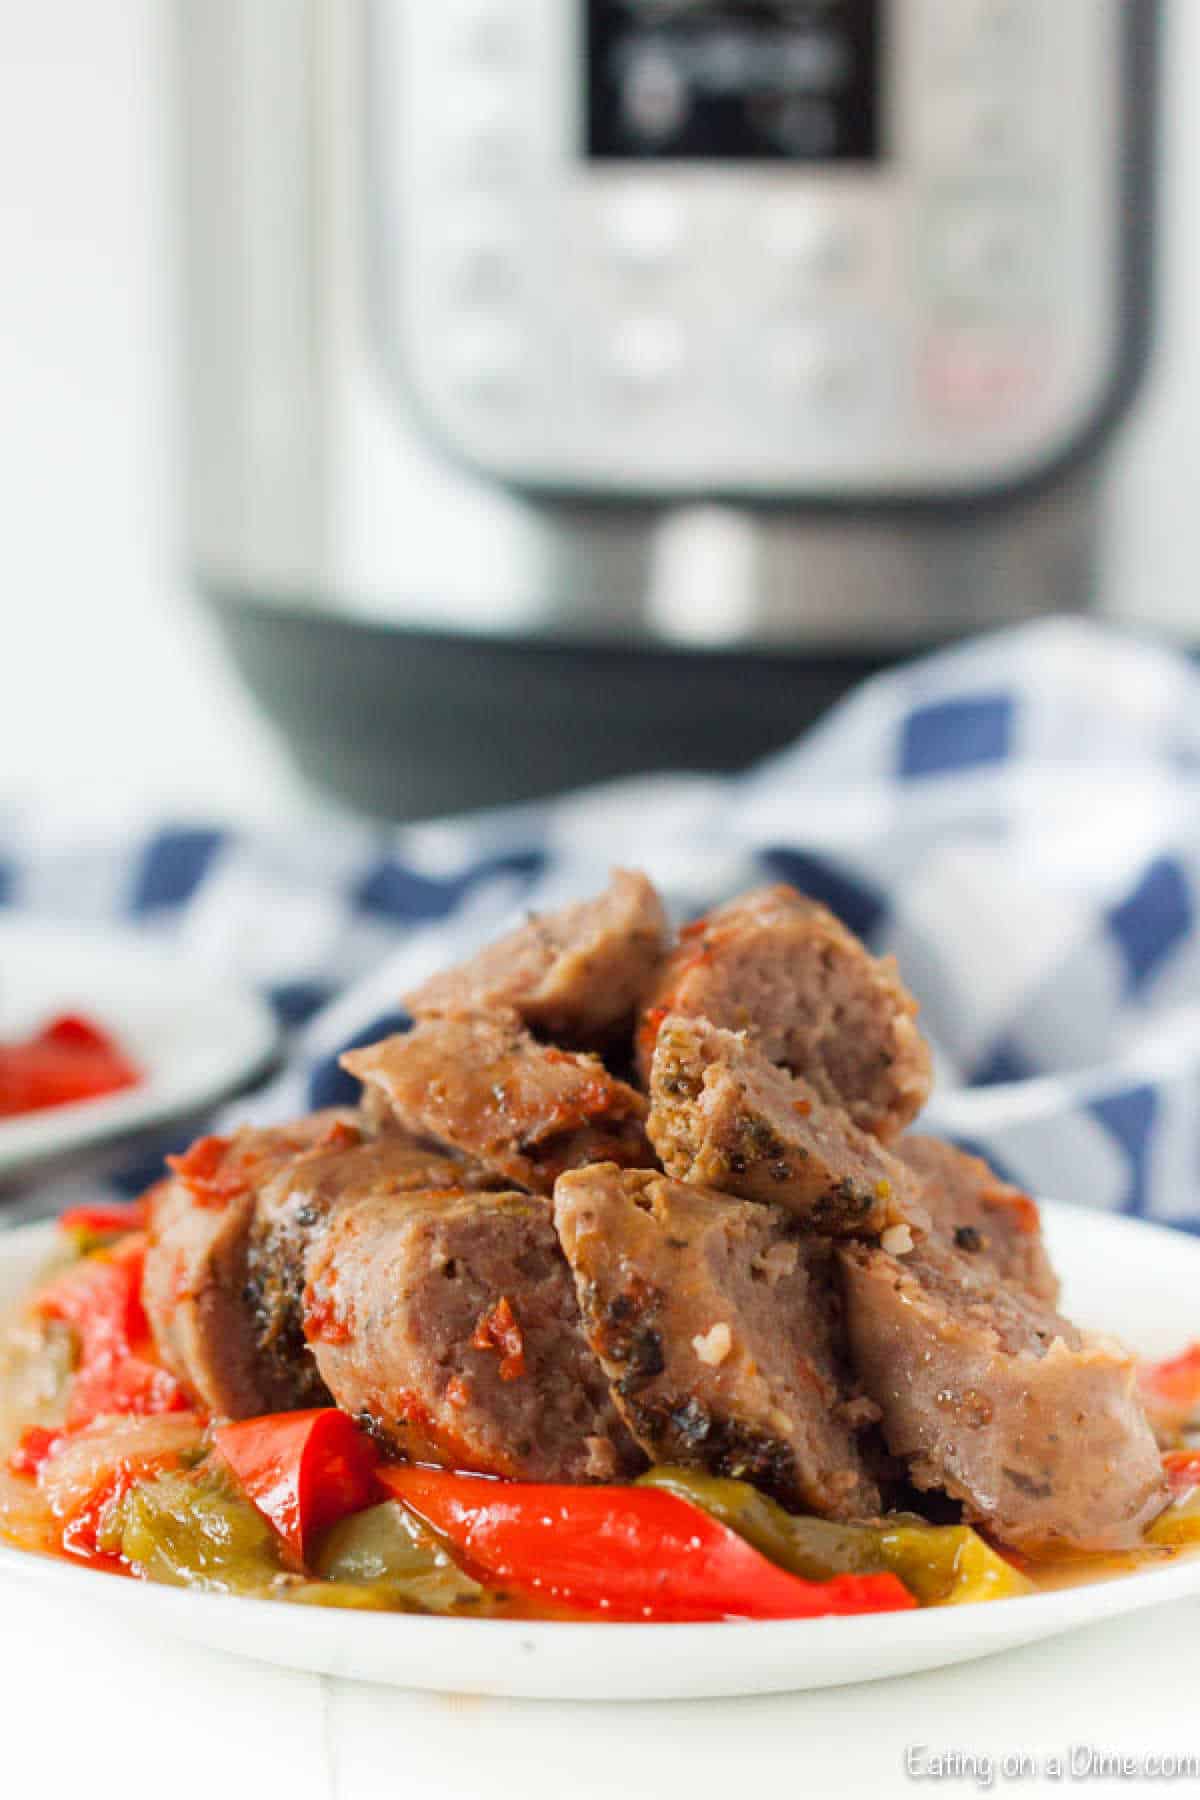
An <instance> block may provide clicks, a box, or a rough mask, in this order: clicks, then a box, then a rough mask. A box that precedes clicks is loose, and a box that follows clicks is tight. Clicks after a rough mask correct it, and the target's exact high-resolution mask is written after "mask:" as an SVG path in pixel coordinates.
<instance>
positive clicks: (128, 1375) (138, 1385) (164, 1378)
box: [34, 1234, 189, 1431]
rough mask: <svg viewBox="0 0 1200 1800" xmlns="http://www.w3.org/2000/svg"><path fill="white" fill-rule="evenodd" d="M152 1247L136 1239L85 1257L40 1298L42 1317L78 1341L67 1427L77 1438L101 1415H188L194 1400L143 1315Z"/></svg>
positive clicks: (37, 1305) (37, 1302)
mask: <svg viewBox="0 0 1200 1800" xmlns="http://www.w3.org/2000/svg"><path fill="white" fill-rule="evenodd" d="M145 1254H146V1240H145V1238H144V1237H142V1236H141V1235H140V1234H132V1235H130V1236H129V1237H127V1238H124V1239H122V1241H121V1242H120V1243H118V1244H116V1245H114V1246H113V1248H112V1249H111V1250H103V1251H98V1252H97V1253H96V1254H95V1255H94V1256H88V1257H85V1258H84V1260H83V1261H82V1262H79V1263H75V1264H74V1265H73V1266H72V1267H71V1268H69V1269H67V1270H66V1271H65V1273H63V1274H62V1275H59V1276H58V1277H57V1278H56V1279H55V1280H54V1281H52V1282H51V1283H50V1284H49V1286H47V1287H44V1288H43V1289H42V1290H41V1292H40V1293H39V1294H38V1295H37V1296H36V1297H35V1300H34V1306H35V1309H36V1310H37V1311H38V1312H39V1313H41V1315H42V1316H43V1318H47V1319H61V1320H63V1321H64V1322H65V1323H66V1324H68V1325H71V1326H73V1327H74V1329H75V1332H76V1334H77V1336H78V1338H79V1361H78V1364H77V1366H76V1369H75V1374H74V1377H73V1379H72V1382H71V1395H70V1399H69V1401H68V1404H67V1418H66V1426H67V1429H68V1431H76V1430H78V1429H80V1427H82V1426H84V1425H89V1424H90V1423H91V1422H92V1420H93V1419H95V1418H98V1417H99V1416H100V1415H101V1414H102V1413H164V1412H183V1411H186V1410H187V1408H188V1406H189V1401H188V1398H187V1396H186V1394H185V1393H184V1391H183V1389H182V1388H181V1387H180V1385H179V1383H178V1382H177V1381H176V1379H175V1377H174V1376H173V1375H171V1374H170V1373H168V1371H167V1370H166V1369H164V1368H163V1367H162V1366H161V1364H159V1363H158V1362H157V1361H156V1360H155V1358H154V1351H153V1346H152V1344H151V1341H150V1328H149V1325H148V1323H147V1320H146V1315H145V1313H144V1311H143V1310H142V1265H143V1262H144V1261H145Z"/></svg>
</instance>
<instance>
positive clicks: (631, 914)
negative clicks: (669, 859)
mask: <svg viewBox="0 0 1200 1800" xmlns="http://www.w3.org/2000/svg"><path fill="white" fill-rule="evenodd" d="M666 945H667V921H666V915H665V913H664V912H663V907H662V901H661V900H660V899H659V897H658V895H657V893H656V892H655V891H654V888H653V887H652V886H651V884H650V882H649V881H648V880H647V879H646V877H645V876H644V875H642V874H640V873H639V872H637V871H631V870H628V869H616V870H614V871H613V878H612V882H611V884H610V886H609V887H608V889H607V891H606V892H605V893H603V894H601V895H600V896H599V897H598V898H597V899H595V900H584V901H582V902H580V903H579V904H578V905H576V906H567V907H564V908H563V909H562V911H561V912H555V913H546V914H543V915H542V916H541V917H536V916H535V917H533V918H531V919H530V920H529V922H528V923H527V924H525V925H522V926H521V927H520V928H519V929H518V930H516V931H513V932H510V933H509V934H508V936H507V937H502V938H500V939H499V940H498V942H496V943H494V944H489V945H488V947H487V948H486V949H485V950H481V951H480V953H479V955H478V956H475V957H472V958H471V960H470V962H466V963H463V964H462V965H461V966H460V967H459V968H456V969H448V970H447V971H446V972H445V973H444V974H441V975H434V976H433V977H432V978H431V979H430V980H429V981H426V982H425V983H424V984H423V985H422V986H421V987H419V988H417V989H415V990H414V992H413V993H411V994H408V995H406V996H405V1004H406V1006H407V1007H408V1009H409V1011H410V1012H411V1013H412V1014H413V1015H414V1016H415V1017H417V1018H421V1017H423V1016H425V1015H427V1014H430V1013H456V1012H491V1011H493V1010H495V1009H496V1008H498V1007H499V1008H511V1009H512V1010H513V1011H515V1012H516V1013H518V1014H519V1016H520V1017H521V1019H522V1020H523V1021H524V1023H525V1024H527V1025H531V1026H533V1027H534V1028H535V1029H536V1030H538V1031H540V1032H543V1033H544V1034H545V1035H546V1036H547V1037H551V1038H555V1039H561V1040H562V1041H563V1042H566V1043H570V1044H578V1045H600V1044H603V1043H605V1042H606V1041H607V1040H608V1039H609V1038H611V1037H612V1036H613V1035H614V1034H615V1033H616V1032H617V1031H619V1030H620V1029H621V1028H622V1027H625V1028H626V1029H628V1027H629V1025H630V1023H631V1021H632V1019H633V1015H634V1011H635V1009H636V1007H637V1005H638V1002H639V1001H640V1000H641V998H642V996H643V994H644V993H645V991H646V989H647V987H648V986H649V984H650V982H651V980H652V979H653V977H654V974H655V972H656V970H657V969H658V966H659V964H660V963H661V961H662V958H663V956H664V955H665V953H666Z"/></svg>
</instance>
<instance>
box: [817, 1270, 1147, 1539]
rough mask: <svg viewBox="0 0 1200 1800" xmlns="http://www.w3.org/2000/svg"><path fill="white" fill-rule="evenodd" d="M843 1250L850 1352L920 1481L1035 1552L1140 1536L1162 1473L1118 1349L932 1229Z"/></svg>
mask: <svg viewBox="0 0 1200 1800" xmlns="http://www.w3.org/2000/svg"><path fill="white" fill-rule="evenodd" d="M838 1255H839V1261H840V1265H841V1269H842V1273H843V1277H844V1282H845V1294H846V1327H847V1336H848V1340H849V1347H850V1357H851V1361H852V1363H853V1366H854V1368H855V1371H856V1373H857V1375H858V1377H859V1379H860V1380H861V1382H862V1384H863V1387H864V1389H865V1390H866V1392H867V1393H868V1394H869V1395H870V1396H871V1398H872V1399H873V1400H874V1401H875V1402H876V1403H877V1404H878V1406H879V1407H880V1409H881V1411H882V1415H883V1417H882V1428H883V1434H884V1438H885V1440H886V1442H887V1445H888V1448H889V1450H890V1451H891V1452H892V1453H893V1454H894V1455H895V1456H898V1457H901V1458H903V1459H905V1460H906V1461H907V1463H908V1467H909V1474H910V1477H911V1479H912V1481H913V1483H914V1484H915V1485H916V1486H917V1487H919V1488H926V1489H933V1488H941V1489H943V1490H944V1491H945V1492H946V1493H947V1494H950V1495H952V1496H953V1497H954V1498H955V1499H957V1500H961V1501H962V1503H963V1505H964V1507H965V1509H966V1512H967V1514H968V1516H969V1517H970V1518H971V1519H972V1520H975V1521H977V1522H978V1523H980V1524H982V1525H985V1526H987V1527H988V1528H989V1529H990V1530H992V1531H994V1532H995V1533H996V1534H997V1535H998V1536H999V1537H1001V1538H1002V1539H1004V1541H1005V1542H1006V1543H1009V1544H1012V1545H1014V1546H1016V1547H1017V1548H1019V1549H1022V1550H1026V1551H1029V1552H1030V1553H1032V1554H1039V1553H1040V1554H1048V1553H1053V1552H1054V1551H1056V1550H1058V1551H1061V1550H1064V1549H1065V1550H1120V1549H1124V1548H1129V1547H1132V1546H1133V1545H1134V1544H1136V1543H1137V1542H1138V1540H1139V1538H1140V1535H1141V1531H1142V1529H1143V1527H1144V1526H1145V1525H1146V1523H1147V1522H1148V1521H1149V1520H1150V1519H1152V1518H1153V1517H1154V1515H1155V1514H1156V1513H1157V1512H1158V1511H1159V1510H1160V1509H1161V1507H1162V1505H1163V1502H1164V1489H1163V1476H1162V1468H1161V1464H1160V1462H1159V1456H1158V1450H1157V1447H1156V1445H1155V1442H1154V1437H1153V1434H1152V1432H1151V1430H1150V1427H1149V1425H1148V1424H1147V1422H1146V1417H1145V1414H1144V1412H1143V1410H1142V1406H1141V1402H1140V1400H1139V1398H1138V1393H1137V1387H1136V1368H1135V1363H1134V1359H1133V1357H1132V1356H1131V1355H1129V1353H1128V1352H1127V1351H1125V1350H1123V1349H1122V1348H1121V1347H1120V1346H1119V1345H1117V1344H1115V1343H1113V1342H1112V1341H1111V1340H1109V1339H1102V1338H1098V1337H1094V1336H1091V1335H1089V1334H1087V1333H1085V1332H1081V1331H1079V1330H1078V1329H1077V1328H1076V1327H1075V1326H1074V1325H1072V1324H1071V1323H1070V1321H1069V1320H1067V1319H1064V1318H1062V1317H1061V1316H1060V1315H1059V1314H1057V1313H1056V1312H1054V1311H1053V1310H1052V1309H1051V1308H1050V1307H1048V1306H1046V1305H1043V1304H1039V1303H1038V1302H1036V1301H1035V1300H1033V1299H1032V1298H1031V1297H1029V1296H1028V1295H1026V1294H1022V1293H1021V1292H1020V1291H1019V1290H1017V1289H1016V1288H1013V1287H1011V1286H1009V1285H1008V1284H1006V1283H1004V1282H1002V1281H997V1280H995V1279H994V1278H992V1279H989V1278H988V1276H987V1272H986V1271H985V1270H982V1269H981V1268H980V1267H979V1266H978V1265H977V1264H973V1263H971V1262H970V1261H969V1260H968V1258H967V1257H965V1256H963V1255H960V1254H959V1253H957V1252H955V1251H953V1250H951V1249H948V1248H947V1247H946V1246H945V1245H944V1244H941V1243H939V1242H938V1241H937V1240H936V1239H929V1240H927V1241H926V1242H925V1243H923V1244H921V1245H920V1246H918V1247H917V1249H915V1250H914V1251H913V1252H912V1253H911V1254H910V1255H908V1256H905V1257H903V1258H898V1257H894V1256H889V1255H888V1254H887V1252H886V1251H883V1250H880V1249H878V1248H872V1247H869V1246H866V1245H846V1246H843V1247H842V1248H841V1249H840V1250H839V1252H838Z"/></svg>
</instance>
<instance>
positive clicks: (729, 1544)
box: [379, 1463, 916, 1623]
mask: <svg viewBox="0 0 1200 1800" xmlns="http://www.w3.org/2000/svg"><path fill="white" fill-rule="evenodd" d="M379 1479H380V1481H381V1482H382V1483H383V1484H384V1486H385V1487H386V1488H387V1489H388V1490H389V1491H390V1492H391V1493H392V1494H394V1495H395V1497H396V1498H397V1499H398V1500H400V1501H402V1502H403V1503H404V1505H405V1506H407V1507H408V1508H409V1509H410V1510H411V1511H412V1512H414V1513H416V1514H417V1516H418V1518H421V1519H423V1520H424V1521H425V1523H426V1524H427V1525H429V1526H430V1527H431V1528H432V1530H434V1531H435V1532H437V1533H438V1535H439V1536H440V1537H441V1538H443V1540H444V1541H445V1542H446V1543H447V1544H448V1545H449V1547H450V1549H451V1551H452V1552H454V1554H455V1555H456V1557H457V1558H459V1559H460V1560H461V1561H462V1563H463V1566H464V1568H466V1569H467V1570H468V1572H469V1573H471V1574H473V1575H475V1576H476V1577H477V1578H479V1579H481V1580H483V1581H486V1582H488V1583H490V1584H491V1585H492V1586H500V1587H506V1588H508V1587H512V1588H518V1589H523V1590H525V1591H526V1592H529V1593H534V1594H537V1595H540V1596H541V1597H543V1598H544V1599H547V1600H553V1601H554V1602H556V1603H557V1604H560V1605H562V1606H565V1607H568V1608H569V1609H570V1610H572V1611H574V1612H579V1613H588V1614H591V1615H593V1616H594V1617H597V1618H605V1619H626V1620H643V1619H647V1620H649V1619H654V1620H664V1621H674V1622H681V1621H689V1622H694V1623H701V1622H705V1621H709V1620H717V1619H813V1618H820V1617H823V1616H825V1615H827V1614H834V1613H837V1614H847V1613H875V1612H900V1611H904V1610H906V1609H909V1608H911V1607H914V1606H915V1605H916V1601H915V1600H914V1599H913V1597H912V1595H911V1594H910V1593H909V1592H908V1589H907V1588H906V1587H905V1586H904V1584H903V1583H902V1582H901V1581H900V1580H899V1579H898V1578H897V1577H896V1576H895V1575H891V1574H880V1575H839V1576H837V1577H835V1578H834V1579H833V1580H832V1581H804V1580H801V1578H800V1577H799V1576H797V1575H792V1574H789V1573H788V1571H787V1570H786V1569H781V1568H779V1567H778V1566H777V1565H776V1564H775V1563H773V1562H770V1561H769V1560H768V1559H767V1558H766V1557H765V1556H763V1555H762V1554H761V1553H760V1552H759V1551H757V1550H756V1549H754V1547H753V1546H752V1545H751V1544H748V1543H747V1542H746V1540H745V1539H744V1538H741V1537H739V1536H738V1534H737V1532H735V1531H731V1530H730V1528H729V1527H728V1526H727V1525H723V1524H721V1522H720V1521H719V1520H718V1519H714V1518H712V1517H711V1516H710V1515H709V1514H708V1513H705V1512H702V1511H701V1510H700V1509H699V1507H695V1506H691V1505H690V1504H689V1503H688V1502H687V1501H686V1500H683V1499H681V1498H680V1497H679V1496H677V1495H675V1494H669V1493H666V1492H664V1491H663V1490H662V1489H656V1488H635V1487H568V1486H550V1485H543V1484H540V1483H534V1482H516V1481H491V1480H488V1479H487V1478H486V1477H481V1476H478V1475H457V1474H452V1473H450V1472H448V1471H446V1470H444V1469H428V1468H424V1467H421V1466H419V1465H418V1464H415V1463H409V1464H404V1465H399V1464H397V1465H393V1466H389V1467H387V1468H383V1469H381V1470H380V1471H379Z"/></svg>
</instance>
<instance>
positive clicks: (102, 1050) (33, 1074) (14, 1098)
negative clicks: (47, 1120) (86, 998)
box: [0, 1014, 142, 1118]
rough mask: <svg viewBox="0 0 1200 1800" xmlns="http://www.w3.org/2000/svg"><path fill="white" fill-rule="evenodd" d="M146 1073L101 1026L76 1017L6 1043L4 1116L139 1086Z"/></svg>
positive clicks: (1, 1055)
mask: <svg viewBox="0 0 1200 1800" xmlns="http://www.w3.org/2000/svg"><path fill="white" fill-rule="evenodd" d="M141 1079H142V1076H141V1071H140V1070H139V1069H138V1068H137V1066H136V1064H134V1063H133V1062H131V1061H130V1059H129V1057H127V1056H126V1055H125V1053H124V1051H123V1050H122V1049H121V1047H120V1045H119V1044H117V1043H116V1042H115V1041H114V1040H113V1039H112V1038H110V1037H109V1036H108V1034H107V1033H106V1032H104V1031H102V1030H101V1029H100V1028H99V1026H96V1025H93V1024H91V1022H90V1021H89V1020H87V1019H82V1018H78V1017H76V1016H75V1015H74V1014H64V1015H63V1016H62V1017H61V1018H58V1019H52V1020H51V1022H50V1023H49V1024H48V1025H46V1026H44V1027H43V1028H42V1030H41V1031H38V1032H35V1033H34V1035H33V1036H32V1037H29V1038H27V1039H25V1040H24V1042H22V1043H17V1044H0V1118H13V1117H16V1116H18V1115H19V1114H22V1113H30V1112H41V1111H43V1110H45V1109H46V1108H48V1107H52V1106H65V1105H67V1104H69V1103H70V1102H71V1101H74V1100H93V1099H96V1098H98V1097H99V1096H100V1095H103V1094H113V1093H117V1092H118V1091H119V1090H120V1089H122V1088H128V1087H136V1085H137V1084H138V1082H140V1081H141Z"/></svg>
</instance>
